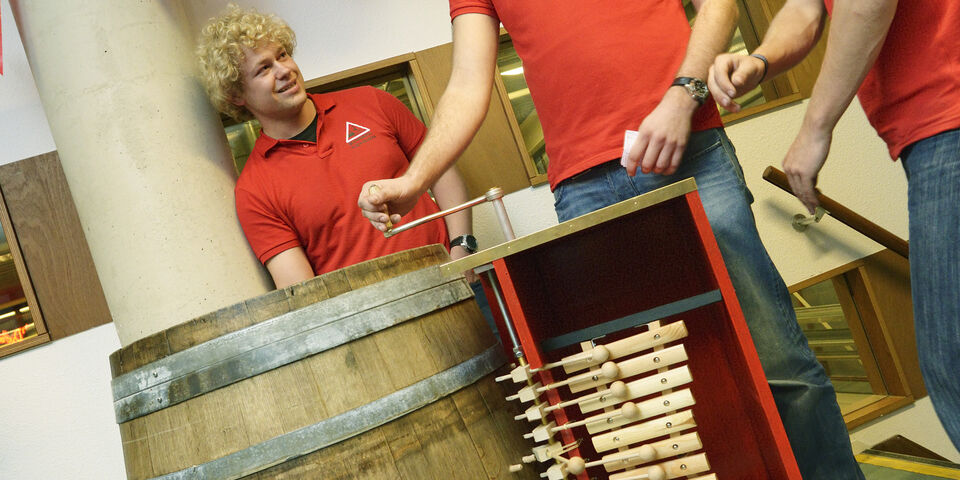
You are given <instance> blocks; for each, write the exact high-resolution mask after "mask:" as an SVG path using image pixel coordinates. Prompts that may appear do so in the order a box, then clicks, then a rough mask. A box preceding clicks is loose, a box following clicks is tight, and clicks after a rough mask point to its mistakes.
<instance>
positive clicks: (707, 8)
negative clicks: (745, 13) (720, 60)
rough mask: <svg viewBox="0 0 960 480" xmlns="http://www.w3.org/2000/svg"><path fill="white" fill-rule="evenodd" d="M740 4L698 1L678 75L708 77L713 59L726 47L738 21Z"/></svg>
mask: <svg viewBox="0 0 960 480" xmlns="http://www.w3.org/2000/svg"><path fill="white" fill-rule="evenodd" d="M738 15H739V12H738V10H737V4H736V3H735V2H734V1H733V0H703V1H702V2H699V6H698V9H697V18H696V21H695V22H694V24H693V31H692V32H691V33H690V42H689V44H688V45H687V53H686V55H685V56H684V58H683V63H682V64H681V65H680V69H679V70H678V71H677V76H678V77H696V78H699V79H705V78H707V69H708V68H709V67H710V65H711V64H712V63H713V59H714V58H715V57H716V56H717V55H719V54H720V53H722V52H724V51H726V48H727V45H728V44H729V43H730V38H731V37H732V36H733V30H734V28H735V26H736V23H737V16H738Z"/></svg>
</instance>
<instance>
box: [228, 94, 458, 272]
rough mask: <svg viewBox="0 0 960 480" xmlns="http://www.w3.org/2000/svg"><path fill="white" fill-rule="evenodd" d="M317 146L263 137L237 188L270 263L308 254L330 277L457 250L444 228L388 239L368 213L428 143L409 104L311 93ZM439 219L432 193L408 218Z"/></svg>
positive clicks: (241, 210)
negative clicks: (365, 205) (428, 251)
mask: <svg viewBox="0 0 960 480" xmlns="http://www.w3.org/2000/svg"><path fill="white" fill-rule="evenodd" d="M310 100H312V101H313V103H314V105H316V107H317V113H318V116H319V117H318V119H317V143H315V144H314V143H310V142H301V141H296V140H278V139H275V138H271V137H269V136H267V135H264V134H261V135H260V137H259V138H258V139H257V142H256V144H255V145H254V148H253V153H251V154H250V158H249V159H248V160H247V163H246V165H245V166H244V168H243V172H241V174H240V178H239V180H238V181H237V186H236V188H235V194H236V206H237V216H238V217H239V218H240V225H241V227H243V232H244V234H245V235H246V237H247V241H248V242H249V243H250V246H251V248H253V251H254V253H255V254H256V255H257V258H258V259H260V261H261V262H263V263H266V261H267V260H269V259H271V258H273V256H274V255H276V254H278V253H280V252H282V251H284V250H288V249H290V248H294V247H298V246H299V247H303V249H304V251H305V252H306V254H307V258H308V259H309V260H310V264H311V265H312V266H313V271H314V273H315V274H317V275H320V274H322V273H326V272H329V271H332V270H337V269H340V268H343V267H347V266H349V265H353V264H355V263H359V262H362V261H365V260H369V259H371V258H377V257H381V256H383V255H387V254H390V253H395V252H399V251H402V250H407V249H411V248H415V247H420V246H423V245H429V244H433V243H440V244H444V245H448V244H449V239H448V238H447V230H446V226H445V225H444V223H443V221H439V220H438V221H435V222H430V223H429V224H427V225H423V226H420V227H417V228H414V229H411V230H409V231H407V232H404V233H402V234H400V235H397V236H395V237H391V238H389V239H386V238H384V237H383V234H382V233H380V232H379V231H377V230H376V229H374V228H372V227H371V226H370V223H369V222H368V221H367V220H366V219H365V218H363V217H362V216H361V215H360V210H359V207H357V197H358V196H359V195H360V188H361V187H362V186H363V184H364V183H365V182H367V181H369V180H371V179H377V178H394V177H398V176H400V175H401V174H403V172H404V171H406V169H407V167H408V166H409V163H410V162H409V158H412V157H413V154H414V152H416V150H417V148H418V147H419V146H420V142H421V141H422V140H423V136H424V132H425V130H426V129H425V128H424V126H423V124H422V123H420V121H419V120H418V119H417V118H416V117H415V116H414V115H413V114H412V113H411V112H410V110H408V109H407V108H406V106H404V105H403V104H402V103H400V101H399V100H397V99H396V98H394V97H393V96H391V95H390V94H388V93H386V92H383V91H381V90H377V89H375V88H372V87H360V88H353V89H350V90H343V91H339V92H332V93H325V94H320V95H310ZM437 211H439V208H438V207H437V205H436V203H434V202H433V200H432V199H431V198H430V197H429V195H427V194H424V195H423V197H422V198H421V199H420V201H419V202H418V203H417V205H416V207H414V209H413V211H411V212H410V214H409V215H408V216H407V218H411V219H416V218H420V217H422V216H425V215H429V214H431V213H434V212H437Z"/></svg>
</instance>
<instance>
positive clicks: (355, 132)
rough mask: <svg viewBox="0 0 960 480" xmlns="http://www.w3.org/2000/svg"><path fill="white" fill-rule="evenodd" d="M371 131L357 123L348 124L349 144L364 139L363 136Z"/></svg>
mask: <svg viewBox="0 0 960 480" xmlns="http://www.w3.org/2000/svg"><path fill="white" fill-rule="evenodd" d="M369 131H370V129H369V128H367V127H364V126H363V125H357V124H356V123H353V122H347V143H350V142H352V141H354V140H356V139H358V138H360V137H362V136H363V134H365V133H367V132H369Z"/></svg>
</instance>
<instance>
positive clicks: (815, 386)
mask: <svg viewBox="0 0 960 480" xmlns="http://www.w3.org/2000/svg"><path fill="white" fill-rule="evenodd" d="M689 177H694V178H695V179H696V181H697V188H698V189H699V194H700V200H701V201H702V202H703V207H704V210H705V211H706V214H707V218H708V219H709V220H710V227H711V228H712V229H713V234H714V236H715V237H716V239H717V244H718V245H719V246H720V252H721V254H722V256H723V260H724V263H726V266H727V270H728V272H729V273H730V279H731V280H732V282H733V287H734V289H735V290H736V293H737V298H738V299H739V301H740V307H741V308H742V309H743V314H744V317H745V318H746V321H747V326H748V327H749V329H750V334H751V336H752V337H753V342H754V345H755V346H756V348H757V353H758V354H759V356H760V363H761V364H762V365H763V371H764V374H765V375H766V377H767V381H768V382H769V384H770V390H771V391H772V392H773V398H774V401H775V402H776V404H777V409H778V411H779V413H780V418H781V419H782V420H783V425H784V427H785V429H786V432H787V436H788V437H789V439H790V446H791V447H792V449H793V453H794V456H796V459H797V463H798V464H799V466H800V472H801V474H802V475H803V478H804V479H806V480H816V479H823V480H843V479H863V474H862V473H861V472H860V467H859V466H858V465H857V463H856V460H855V459H854V458H853V452H852V449H851V447H850V437H849V435H848V433H847V428H846V426H845V425H844V423H843V417H842V415H841V414H840V407H839V406H838V405H837V398H836V394H835V392H834V390H833V385H832V384H831V383H830V379H829V378H827V376H826V373H825V372H824V370H823V367H822V366H821V365H820V363H819V362H817V359H816V357H815V356H814V354H813V352H812V351H811V350H810V347H809V346H808V345H807V339H806V337H804V336H803V332H802V331H801V330H800V326H799V324H797V318H796V314H795V313H794V310H793V307H792V305H791V303H790V296H789V293H788V292H787V287H786V285H785V284H784V283H783V279H782V278H781V277H780V273H779V272H778V271H777V269H776V267H775V266H774V265H773V262H772V261H771V260H770V256H769V255H768V254H767V251H766V249H765V248H764V246H763V244H762V243H761V242H760V236H759V235H758V233H757V227H756V224H755V223H754V218H753V211H752V210H751V209H750V204H751V203H752V202H753V196H752V195H751V194H750V191H749V190H747V186H746V184H745V183H744V180H743V171H742V170H741V168H740V164H739V162H738V160H737V157H736V153H735V152H734V149H733V145H732V144H731V143H730V140H729V139H728V138H727V135H726V133H725V132H724V131H723V130H722V129H712V130H706V131H703V132H695V133H693V134H692V135H691V136H690V140H689V141H688V142H687V149H686V152H685V153H684V155H683V160H682V162H681V164H680V168H679V169H678V170H677V172H676V173H674V174H673V175H669V176H664V175H653V174H650V175H643V174H641V173H638V174H637V176H635V177H632V178H631V177H630V176H628V175H627V173H626V170H624V168H623V167H621V166H620V162H619V160H615V161H611V162H607V163H604V164H602V165H599V166H597V167H594V168H591V169H589V170H586V171H584V172H583V173H580V174H578V175H576V176H574V177H571V178H569V179H567V180H565V181H563V182H561V183H560V185H558V186H557V189H556V190H555V191H554V198H555V199H556V203H555V207H556V210H557V217H558V218H559V219H560V221H565V220H569V219H571V218H574V217H577V216H579V215H583V214H585V213H588V212H591V211H593V210H597V209H599V208H602V207H605V206H608V205H612V204H614V203H617V202H620V201H623V200H627V199H629V198H632V197H634V196H636V195H640V194H642V193H646V192H649V191H651V190H654V189H656V188H660V187H663V186H665V185H668V184H671V183H674V182H677V181H679V180H682V179H684V178H689Z"/></svg>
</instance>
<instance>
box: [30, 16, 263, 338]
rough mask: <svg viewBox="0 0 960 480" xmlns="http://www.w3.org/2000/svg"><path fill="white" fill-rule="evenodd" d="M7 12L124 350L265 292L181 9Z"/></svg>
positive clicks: (227, 155)
mask: <svg viewBox="0 0 960 480" xmlns="http://www.w3.org/2000/svg"><path fill="white" fill-rule="evenodd" d="M11 6H12V7H13V11H14V16H15V18H16V20H17V23H18V25H19V28H20V34H21V37H22V39H23V45H24V48H25V50H26V52H27V58H28V60H29V62H30V66H31V69H32V70H33V74H34V78H35V80H36V83H37V89H38V90H39V92H40V98H41V101H42V103H43V107H44V111H45V112H46V115H47V118H48V119H49V122H50V129H51V131H52V133H53V139H54V141H55V142H56V144H57V150H58V151H59V154H60V160H61V162H62V164H63V170H64V173H65V174H66V177H67V181H68V183H69V185H70V190H71V192H72V194H73V198H74V201H75V203H76V206H77V211H78V213H79V215H80V221H81V223H82V224H83V228H84V232H85V233H86V236H87V242H88V243H89V245H90V251H91V253H92V254H93V260H94V263H95V264H96V267H97V273H98V274H99V276H100V281H101V283H102V284H103V290H104V293H105V294H106V298H107V303H108V305H109V306H110V311H111V313H112V315H113V319H114V323H115V325H116V328H117V333H118V335H119V337H120V342H121V344H123V345H124V346H125V345H128V344H130V343H132V342H133V341H135V340H138V339H140V338H143V337H145V336H147V335H150V334H152V333H155V332H158V331H161V330H164V329H166V328H169V327H171V326H173V325H176V324H178V323H181V322H184V321H187V320H189V319H191V318H194V317H197V316H200V315H202V314H204V313H207V312H210V311H212V310H215V309H217V308H220V307H223V306H226V305H229V304H231V303H235V302H238V301H241V300H243V299H245V298H249V297H253V296H256V295H259V294H261V293H263V292H265V291H267V289H268V288H270V285H271V284H270V282H269V277H268V276H267V275H266V273H265V271H264V270H263V269H262V268H261V267H260V266H259V264H258V262H257V260H256V258H254V256H253V254H252V253H251V252H250V249H249V247H248V246H247V244H246V240H245V239H244V238H243V234H242V232H241V230H240V227H239V224H238V222H237V218H236V213H235V211H234V205H233V185H234V182H235V181H236V175H235V173H234V168H233V164H232V160H231V157H230V152H229V148H228V147H227V144H226V140H225V137H224V134H223V128H222V126H221V125H220V123H219V120H218V116H217V114H216V112H215V111H214V110H213V107H211V106H210V104H209V102H208V101H207V100H206V96H205V95H204V93H203V89H202V87H201V86H200V84H199V82H198V81H197V80H196V77H195V72H196V70H197V68H196V66H195V65H194V60H193V41H194V40H193V35H192V29H191V26H190V23H189V21H188V20H187V18H186V15H185V12H184V9H183V6H182V4H181V3H180V2H179V1H158V0H143V1H137V2H131V1H125V0H98V1H95V2H90V1H86V0H58V1H55V2H54V1H17V0H12V1H11Z"/></svg>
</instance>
